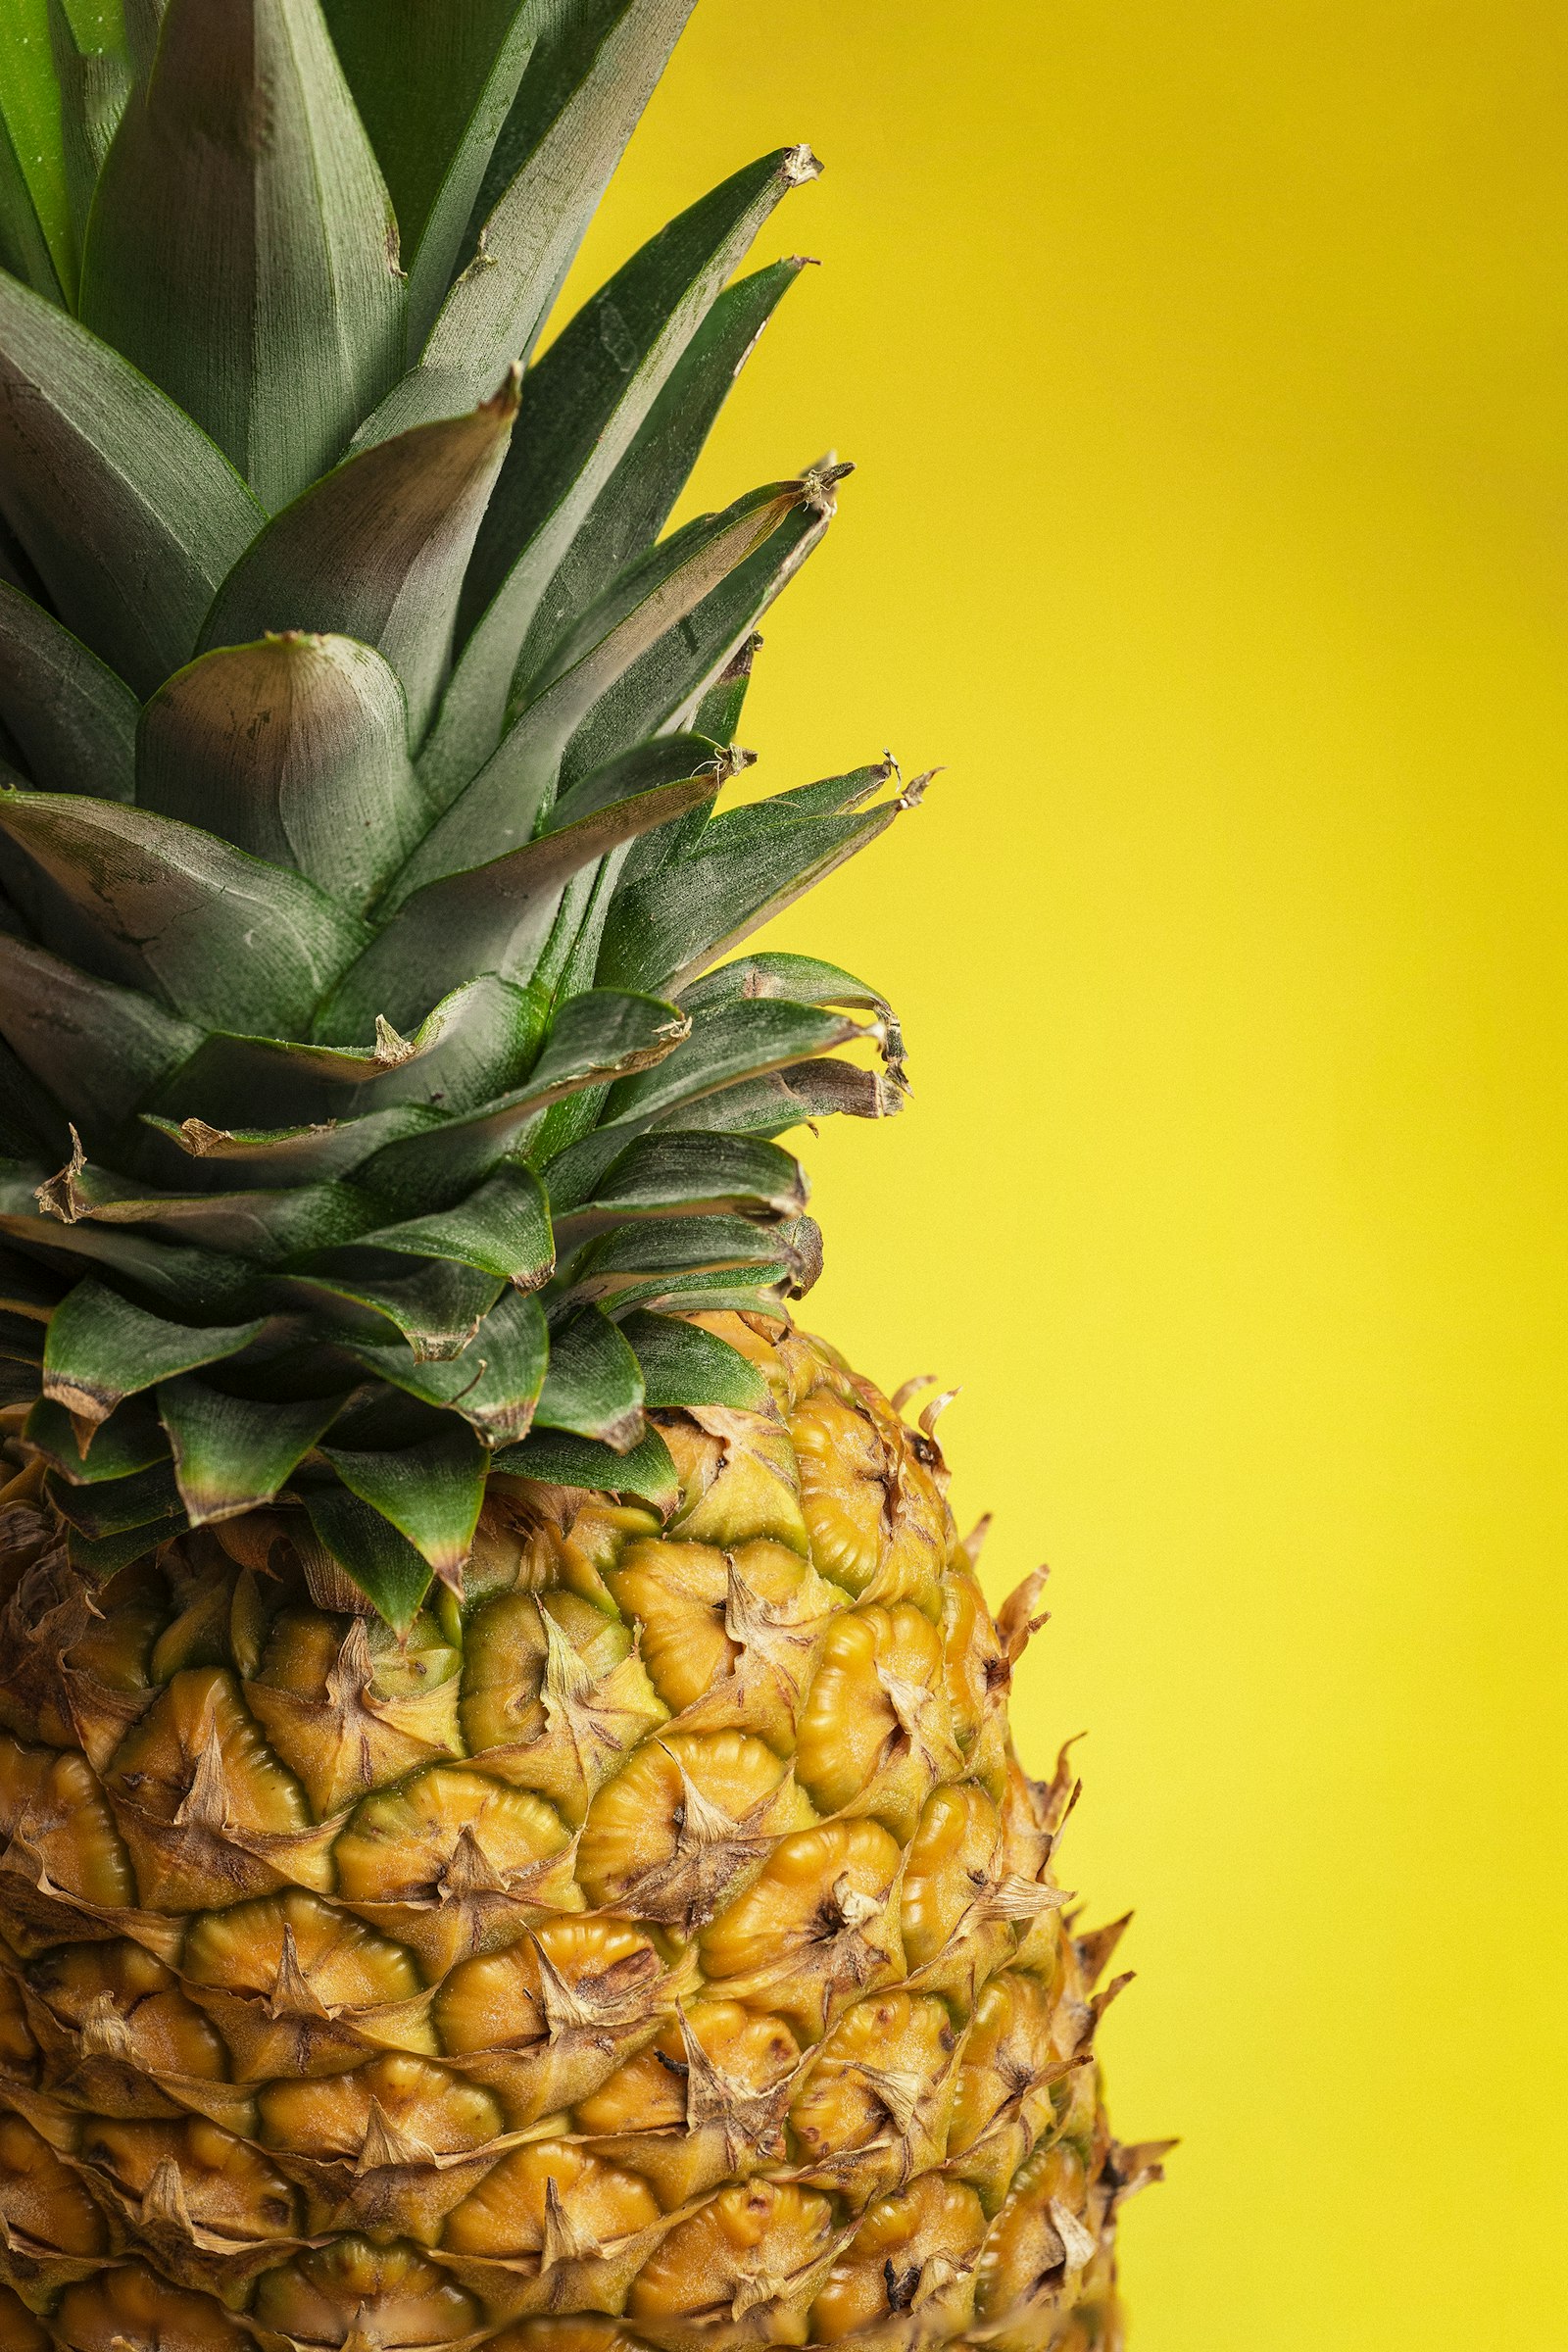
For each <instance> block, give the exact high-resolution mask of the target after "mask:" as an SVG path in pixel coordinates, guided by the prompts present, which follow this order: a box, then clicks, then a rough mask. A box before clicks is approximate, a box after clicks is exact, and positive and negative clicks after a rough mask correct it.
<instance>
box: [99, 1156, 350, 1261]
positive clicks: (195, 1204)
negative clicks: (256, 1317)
mask: <svg viewBox="0 0 1568 2352" xmlns="http://www.w3.org/2000/svg"><path fill="white" fill-rule="evenodd" d="M76 1189H77V1191H78V1194H79V1196H80V1197H81V1199H82V1200H83V1201H84V1203H85V1205H83V1206H82V1207H81V1208H80V1209H79V1210H78V1212H77V1213H78V1214H79V1215H80V1216H83V1217H89V1218H91V1219H93V1220H94V1221H95V1222H96V1223H99V1224H104V1225H134V1226H136V1227H138V1228H140V1229H143V1230H145V1231H146V1232H148V1233H151V1234H154V1235H156V1236H157V1237H158V1238H159V1239H160V1240H163V1241H171V1242H190V1243H193V1244H194V1245H195V1246H196V1247H197V1248H198V1249H202V1250H226V1251H229V1252H230V1253H231V1254H233V1255H235V1256H241V1257H247V1258H249V1259H251V1260H252V1261H253V1262H254V1263H255V1264H256V1265H258V1266H270V1265H278V1264H281V1263H282V1262H283V1260H284V1259H285V1258H291V1257H298V1256H301V1255H302V1254H304V1253H305V1252H306V1251H310V1250H330V1249H333V1248H336V1247H341V1246H342V1245H344V1244H346V1243H349V1242H352V1241H354V1240H356V1239H357V1238H358V1237H359V1235H361V1234H362V1233H364V1232H365V1231H366V1230H367V1229H368V1227H369V1226H371V1225H373V1223H374V1221H375V1212H374V1209H373V1207H372V1206H371V1204H370V1203H369V1202H368V1201H366V1200H365V1199H364V1197H363V1196H362V1195H361V1194H359V1193H357V1192H355V1191H354V1190H353V1189H352V1188H351V1187H350V1186H348V1185H342V1184H313V1185H301V1186H299V1187H298V1188H296V1189H295V1190H292V1191H283V1190H274V1191H269V1192H251V1193H245V1192H237V1191H235V1192H228V1191H224V1192H221V1193H219V1192H213V1193H151V1194H142V1195H137V1194H136V1193H134V1192H133V1191H126V1192H124V1193H122V1194H119V1195H118V1197H117V1195H116V1194H115V1193H113V1192H109V1193H100V1191H99V1189H98V1187H97V1185H96V1184H95V1182H94V1172H93V1171H92V1170H91V1169H89V1170H87V1171H86V1173H85V1175H84V1176H82V1177H80V1178H78V1180H77V1188H76Z"/></svg>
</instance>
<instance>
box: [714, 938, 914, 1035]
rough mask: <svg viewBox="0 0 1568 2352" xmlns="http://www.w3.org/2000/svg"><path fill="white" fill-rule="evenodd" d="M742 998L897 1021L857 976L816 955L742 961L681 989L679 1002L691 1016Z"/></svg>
mask: <svg viewBox="0 0 1568 2352" xmlns="http://www.w3.org/2000/svg"><path fill="white" fill-rule="evenodd" d="M742 997H787V998H788V999H789V1001H790V1003H791V1004H794V1005H843V1006H845V1007H846V1009H851V1010H858V1011H861V1012H874V1013H876V1014H877V1015H878V1016H879V1017H880V1018H881V1019H883V1020H885V1021H886V1020H891V1019H892V1017H893V1007H892V1006H891V1005H890V1004H889V1003H888V1001H887V999H886V997H884V996H883V995H882V994H881V992H880V991H879V990H877V989H874V988H868V987H867V986H866V984H865V982H864V981H863V980H858V979H857V978H856V976H855V974H854V973H853V972H846V971H844V970H843V969H842V968H841V967H840V966H839V965H838V964H836V963H823V962H821V961H820V959H819V958H818V957H816V956H784V955H780V954H778V953H777V952H776V951H773V952H768V953H763V954H760V955H756V956H737V958H736V960H735V961H734V962H733V963H724V964H720V965H719V966H718V968H717V970H716V971H711V972H705V973H704V974H703V976H702V978H701V979H700V980H693V981H692V982H691V983H690V985H689V986H688V987H686V988H683V989H682V990H681V998H680V1001H681V1003H682V1005H684V1006H685V1008H686V1010H687V1011H688V1012H702V1011H704V1010H706V1008H707V1007H708V1006H709V1005H732V1004H734V1003H735V1002H736V1001H737V1000H738V999H739V998H742Z"/></svg>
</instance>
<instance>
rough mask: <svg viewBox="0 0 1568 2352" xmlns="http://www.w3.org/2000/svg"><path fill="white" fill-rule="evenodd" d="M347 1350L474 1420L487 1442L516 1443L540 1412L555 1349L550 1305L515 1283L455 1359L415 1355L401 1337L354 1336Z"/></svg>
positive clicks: (389, 1378)
mask: <svg viewBox="0 0 1568 2352" xmlns="http://www.w3.org/2000/svg"><path fill="white" fill-rule="evenodd" d="M348 1353H349V1354H350V1355H351V1356H352V1357H353V1359H354V1361H355V1362H356V1363H357V1364H360V1365H361V1366H363V1368H364V1369H365V1370H366V1371H367V1372H371V1373H374V1374H376V1375H378V1376H379V1378H380V1379H382V1380H384V1381H386V1382H388V1383H389V1384H390V1385H391V1386H392V1387H393V1388H398V1389H402V1390H403V1391H404V1392H405V1393H406V1394H407V1395H408V1396H410V1397H418V1398H419V1399H420V1400H421V1401H422V1402H423V1403H425V1404H431V1405H437V1406H443V1407H445V1408H447V1409H449V1410H450V1411H452V1412H455V1413H461V1414H462V1415H463V1418H464V1419H465V1420H466V1421H467V1422H469V1423H471V1425H472V1426H473V1428H475V1429H476V1430H477V1431H478V1433H479V1435H480V1437H481V1438H482V1439H483V1440H484V1442H485V1444H486V1445H487V1446H511V1445H515V1443H516V1442H517V1441H518V1440H519V1439H520V1438H522V1437H523V1436H524V1435H525V1434H526V1432H527V1429H528V1426H529V1424H530V1422H531V1421H532V1419H533V1415H534V1407H535V1405H536V1404H537V1403H538V1400H539V1391H540V1389H541V1387H542V1386H543V1384H544V1377H545V1367H546V1364H547V1362H548V1360H549V1355H550V1335H549V1331H548V1328H547V1326H546V1323H545V1317H544V1309H543V1308H542V1307H541V1306H540V1304H539V1301H538V1299H536V1298H532V1297H525V1296H524V1295H523V1294H521V1293H519V1292H516V1291H509V1292H508V1293H507V1294H506V1295H505V1296H504V1297H503V1298H502V1299H501V1300H500V1302H499V1304H497V1305H496V1306H493V1307H492V1308H491V1310H490V1312H489V1313H488V1314H487V1315H486V1316H485V1317H484V1320H483V1321H482V1322H481V1323H480V1325H479V1328H478V1330H477V1331H476V1332H475V1333H474V1335H473V1338H472V1340H471V1341H470V1343H469V1345H468V1347H467V1348H466V1350H465V1352H464V1353H463V1354H462V1355H460V1356H458V1357H457V1358H456V1359H455V1360H454V1361H452V1362H449V1363H423V1364H421V1363H416V1362H415V1360H414V1358H413V1356H412V1355H411V1354H410V1353H409V1350H408V1348H406V1347H405V1346H403V1345H401V1344H398V1345H395V1346H392V1347H369V1346H367V1345H365V1344H364V1343H363V1342H351V1343H350V1344H349V1347H348Z"/></svg>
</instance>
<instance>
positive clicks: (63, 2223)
mask: <svg viewBox="0 0 1568 2352" xmlns="http://www.w3.org/2000/svg"><path fill="white" fill-rule="evenodd" d="M0 2213H3V2214H4V2215H5V2217H6V2221H7V2222H8V2224H9V2225H10V2227H11V2229H14V2230H15V2231H16V2232H17V2234H18V2235H19V2236H22V2237H25V2238H31V2239H32V2240H33V2241H34V2242H35V2243H36V2244H37V2245H38V2246H39V2247H47V2248H49V2249H50V2250H51V2251H53V2252H55V2253H59V2254H71V2255H75V2256H78V2257H79V2256H82V2255H87V2254H102V2253H104V2252H106V2251H107V2249H108V2245H109V2232H108V2229H107V2227H106V2225H105V2222H104V2218H103V2215H102V2214H101V2213H100V2212H99V2210H98V2208H97V2206H96V2205H95V2204H94V2203H93V2201H92V2198H91V2197H90V2196H89V2195H88V2194H87V2191H86V2190H85V2188H83V2186H82V2185H81V2182H80V2181H79V2180H76V2179H74V2178H73V2175H72V2174H71V2173H70V2172H69V2171H68V2170H67V2168H66V2167H65V2165H64V2164H62V2163H61V2161H60V2158H59V2157H58V2156H57V2155H56V2153H55V2151H54V2149H53V2148H52V2147H51V2146H50V2145H49V2142H48V2141H47V2140H46V2139H45V2138H44V2137H43V2135H42V2133H41V2132H38V2131H34V2130H33V2128H32V2126H31V2125H30V2124H28V2123H25V2122H24V2121H23V2119H22V2117H21V2116H20V2115H5V2114H0Z"/></svg>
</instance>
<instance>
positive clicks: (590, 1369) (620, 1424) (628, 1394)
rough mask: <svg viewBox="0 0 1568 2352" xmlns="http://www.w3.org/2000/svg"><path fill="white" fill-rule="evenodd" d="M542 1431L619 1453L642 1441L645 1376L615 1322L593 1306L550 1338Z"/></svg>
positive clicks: (539, 1421)
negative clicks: (593, 1441) (588, 1441)
mask: <svg viewBox="0 0 1568 2352" xmlns="http://www.w3.org/2000/svg"><path fill="white" fill-rule="evenodd" d="M534 1422H535V1426H536V1427H537V1428H540V1429H562V1430H566V1431H569V1432H570V1433H571V1434H572V1435H573V1436H575V1437H579V1438H593V1439H596V1440H597V1441H598V1442H599V1443H600V1444H601V1445H605V1446H610V1447H611V1448H612V1449H613V1451H614V1452H616V1453H626V1452H628V1451H629V1450H630V1449H631V1447H632V1446H635V1445H637V1444H638V1443H639V1441H640V1440H641V1439H642V1437H643V1435H644V1433H645V1430H646V1426H647V1425H646V1423H645V1422H644V1420H643V1376H642V1368H641V1366H640V1365H639V1363H638V1361H637V1358H636V1356H635V1354H634V1353H633V1352H632V1349H631V1348H629V1347H628V1346H627V1344H626V1342H625V1340H623V1339H622V1337H621V1335H620V1333H619V1332H618V1331H617V1330H616V1329H615V1326H614V1325H613V1323H611V1322H608V1321H607V1320H606V1318H605V1317H604V1316H603V1315H601V1314H600V1313H598V1311H597V1310H596V1309H595V1308H594V1307H592V1306H589V1307H586V1308H584V1310H583V1311H582V1312H581V1313H580V1314H575V1315H573V1316H572V1317H571V1319H570V1321H569V1322H567V1323H565V1324H564V1325H563V1326H562V1328H561V1329H560V1330H559V1331H554V1332H552V1334H551V1338H550V1368H549V1370H548V1372H547V1373H546V1374H545V1385H544V1388H543V1390H542V1392H541V1394H540V1397H539V1403H538V1407H537V1409H536V1411H535V1414H534Z"/></svg>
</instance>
